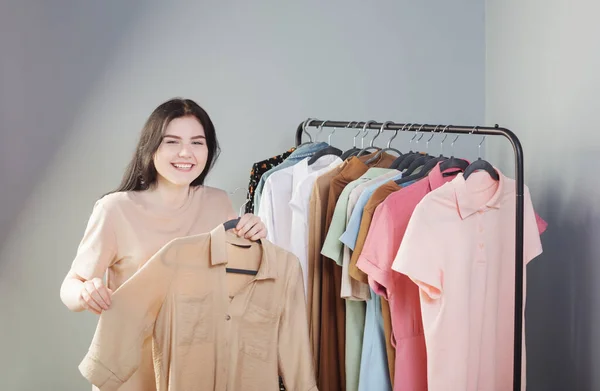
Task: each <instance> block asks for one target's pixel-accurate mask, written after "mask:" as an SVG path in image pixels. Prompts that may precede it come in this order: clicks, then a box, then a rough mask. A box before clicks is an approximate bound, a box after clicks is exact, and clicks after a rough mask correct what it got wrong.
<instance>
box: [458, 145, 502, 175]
mask: <svg viewBox="0 0 600 391" xmlns="http://www.w3.org/2000/svg"><path fill="white" fill-rule="evenodd" d="M484 140H485V136H483V139H482V140H481V142H480V143H479V157H478V158H477V160H475V161H474V162H473V163H471V164H469V166H468V167H467V168H466V169H465V172H464V174H463V176H464V178H465V180H467V178H469V176H470V175H471V174H472V173H474V172H475V171H478V170H483V171H485V172H487V173H488V174H490V177H492V179H493V180H495V181H499V180H500V175H499V174H498V171H496V169H495V168H494V166H492V165H491V164H490V163H489V162H488V161H486V160H483V159H482V158H481V144H482V143H483V141H484Z"/></svg>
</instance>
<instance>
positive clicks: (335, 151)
mask: <svg viewBox="0 0 600 391" xmlns="http://www.w3.org/2000/svg"><path fill="white" fill-rule="evenodd" d="M326 122H327V121H323V123H321V125H319V133H320V130H321V129H322V128H323V125H324V124H325V123H326ZM334 133H335V128H333V131H332V132H331V133H330V134H329V139H328V140H327V144H329V145H328V146H327V147H325V148H323V149H320V150H318V151H317V152H315V153H314V154H313V155H312V156H311V157H310V159H309V160H308V165H309V166H310V165H313V164H314V163H315V162H316V161H317V160H319V158H321V157H323V156H326V155H335V156H341V155H342V150H341V149H339V148H336V147H334V146H332V145H331V136H332V135H333V134H334Z"/></svg>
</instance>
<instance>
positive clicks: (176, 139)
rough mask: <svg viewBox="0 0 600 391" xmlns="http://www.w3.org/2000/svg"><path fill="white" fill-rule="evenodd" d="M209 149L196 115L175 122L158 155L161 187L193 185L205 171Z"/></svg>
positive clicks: (157, 169) (157, 162) (171, 123)
mask: <svg viewBox="0 0 600 391" xmlns="http://www.w3.org/2000/svg"><path fill="white" fill-rule="evenodd" d="M207 160H208V147H207V145H206V135H205V133H204V128H203V127H202V125H201V124H200V122H199V121H198V120H197V119H196V117H194V116H185V117H179V118H175V119H173V120H172V121H171V122H170V123H169V124H168V125H167V127H166V128H165V131H164V134H163V136H162V141H161V143H160V146H159V147H158V150H157V151H156V153H155V154H154V158H153V161H154V167H155V168H156V172H157V174H158V175H157V180H158V184H159V185H161V184H170V185H175V186H189V185H190V184H191V183H192V182H193V181H194V180H195V179H196V178H198V176H199V175H200V174H201V173H202V171H203V170H204V167H205V166H206V162H207Z"/></svg>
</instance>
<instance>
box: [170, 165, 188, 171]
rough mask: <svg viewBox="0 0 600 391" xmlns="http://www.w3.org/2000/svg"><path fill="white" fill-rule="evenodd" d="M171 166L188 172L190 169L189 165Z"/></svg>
mask: <svg viewBox="0 0 600 391" xmlns="http://www.w3.org/2000/svg"><path fill="white" fill-rule="evenodd" d="M173 166H175V168H178V169H180V170H189V169H191V168H192V165H191V164H173Z"/></svg>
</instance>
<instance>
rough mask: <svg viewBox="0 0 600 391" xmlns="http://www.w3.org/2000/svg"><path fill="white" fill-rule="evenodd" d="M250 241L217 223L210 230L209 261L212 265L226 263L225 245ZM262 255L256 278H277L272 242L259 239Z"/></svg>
mask: <svg viewBox="0 0 600 391" xmlns="http://www.w3.org/2000/svg"><path fill="white" fill-rule="evenodd" d="M249 243H250V241H248V240H246V239H242V238H239V237H237V236H236V235H234V234H232V233H230V232H226V231H225V228H224V227H223V224H219V225H218V226H217V227H216V228H214V229H213V230H212V231H210V263H211V265H212V266H217V265H226V264H227V245H228V244H238V245H245V246H247V245H248V244H249ZM260 246H261V249H262V256H261V261H260V266H259V267H258V272H257V273H256V278H255V279H256V280H266V279H275V278H277V270H276V269H275V267H274V265H273V264H272V262H271V260H272V258H273V251H274V250H273V248H272V244H271V243H270V242H268V241H267V240H261V244H260Z"/></svg>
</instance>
